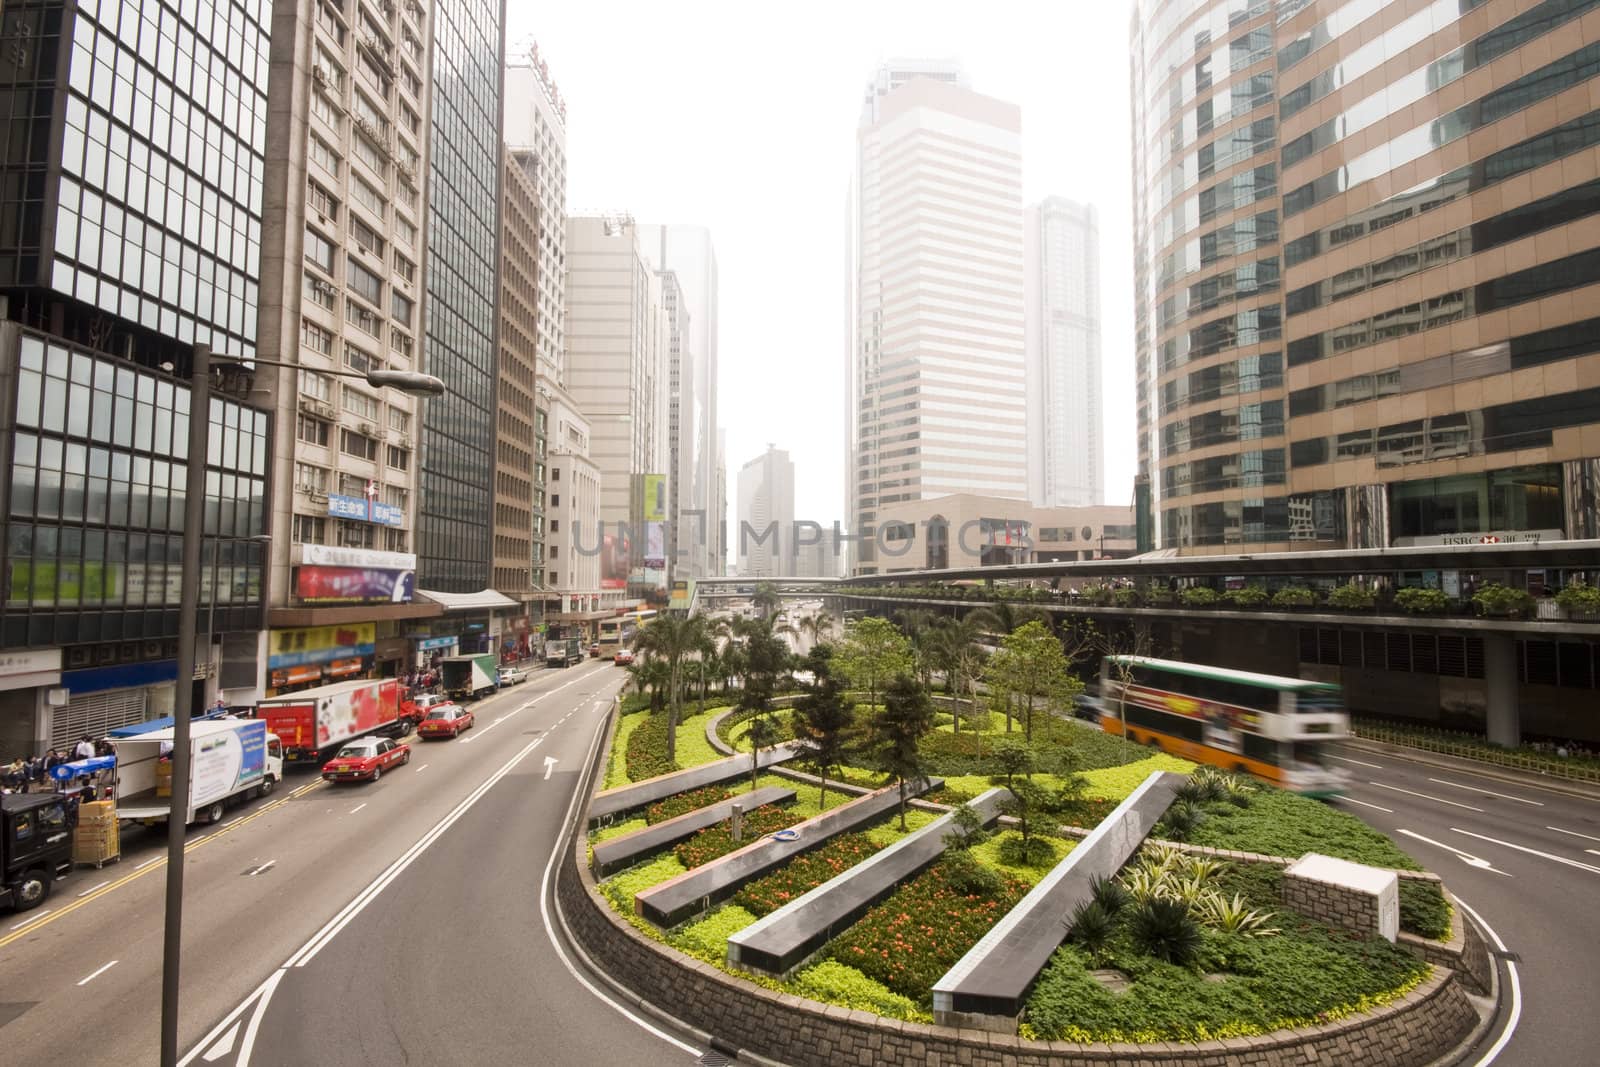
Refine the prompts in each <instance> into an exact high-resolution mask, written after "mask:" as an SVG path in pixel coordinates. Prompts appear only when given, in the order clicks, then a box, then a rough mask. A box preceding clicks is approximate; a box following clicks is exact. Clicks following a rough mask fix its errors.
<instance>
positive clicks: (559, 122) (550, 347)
mask: <svg viewBox="0 0 1600 1067" xmlns="http://www.w3.org/2000/svg"><path fill="white" fill-rule="evenodd" d="M504 102H505V137H506V144H508V145H509V146H511V147H512V148H513V149H521V150H525V151H526V152H527V153H529V154H531V157H532V160H531V163H529V164H527V165H528V166H529V167H530V168H531V171H532V173H533V176H534V179H535V182H536V184H537V185H538V189H539V234H538V239H539V278H538V287H539V294H538V306H537V310H538V316H539V336H538V350H539V351H538V356H539V373H540V374H542V375H546V376H548V377H549V378H551V379H553V380H554V381H555V382H557V383H558V384H564V380H563V374H564V368H563V367H562V354H563V351H564V348H565V345H566V326H567V308H566V278H567V271H566V259H567V228H566V216H567V102H566V101H565V100H563V99H562V98H561V92H560V90H559V89H558V88H557V87H556V83H555V81H554V79H552V78H551V77H550V70H549V68H548V67H547V66H546V64H545V62H544V60H543V59H542V58H541V57H540V55H539V46H538V45H532V46H530V47H529V48H528V50H527V51H526V52H525V53H523V54H520V55H519V54H515V53H512V54H510V55H508V57H507V63H506V82H505V101H504ZM524 158H526V157H524Z"/></svg>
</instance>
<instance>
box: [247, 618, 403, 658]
mask: <svg viewBox="0 0 1600 1067" xmlns="http://www.w3.org/2000/svg"><path fill="white" fill-rule="evenodd" d="M270 648H271V655H270V656H269V657H268V659H267V666H268V667H270V668H273V669H277V668H280V667H301V666H305V665H307V664H313V663H332V662H333V661H334V660H336V659H350V658H352V657H362V656H370V655H372V654H373V653H374V652H375V651H376V650H377V626H376V625H375V624H374V623H370V622H360V623H354V624H352V625H349V626H306V627H302V628H299V629H294V630H274V631H272V637H271V643H270Z"/></svg>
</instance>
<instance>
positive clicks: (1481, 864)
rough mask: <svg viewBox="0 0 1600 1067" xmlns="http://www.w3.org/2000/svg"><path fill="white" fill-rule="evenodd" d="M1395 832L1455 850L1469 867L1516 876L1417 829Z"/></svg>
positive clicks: (1447, 849)
mask: <svg viewBox="0 0 1600 1067" xmlns="http://www.w3.org/2000/svg"><path fill="white" fill-rule="evenodd" d="M1395 832H1396V833H1401V834H1405V835H1406V836H1407V837H1410V838H1415V839H1416V840H1418V841H1422V842H1424V843H1426V844H1429V845H1432V846H1434V847H1435V848H1442V849H1444V850H1445V851H1446V852H1454V853H1455V854H1456V855H1457V856H1459V857H1461V861H1462V862H1463V863H1465V864H1466V865H1467V866H1468V867H1476V868H1478V869H1479V870H1483V871H1494V873H1495V874H1504V875H1505V876H1506V877H1507V878H1512V877H1515V876H1514V875H1511V874H1509V873H1507V872H1505V871H1501V870H1496V869H1495V866H1494V864H1492V863H1490V862H1489V861H1488V860H1486V859H1484V858H1483V857H1481V856H1474V855H1473V854H1472V853H1470V852H1463V851H1461V850H1460V849H1459V848H1456V847H1455V846H1454V845H1447V844H1445V843H1444V842H1443V841H1435V840H1434V839H1433V838H1431V837H1423V836H1422V835H1421V834H1419V833H1417V832H1416V831H1415V830H1396V831H1395Z"/></svg>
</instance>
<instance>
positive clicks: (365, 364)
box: [344, 341, 383, 374]
mask: <svg viewBox="0 0 1600 1067" xmlns="http://www.w3.org/2000/svg"><path fill="white" fill-rule="evenodd" d="M344 365H345V366H347V367H349V368H350V369H351V370H358V371H360V372H361V373H362V374H365V373H367V371H369V370H381V369H382V368H383V364H382V363H380V362H379V361H378V359H377V357H375V356H373V355H371V354H369V353H367V352H365V351H363V350H362V349H361V348H359V347H357V346H356V345H353V344H351V343H350V342H349V341H346V342H345V343H344Z"/></svg>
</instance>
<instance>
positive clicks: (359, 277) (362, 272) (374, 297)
mask: <svg viewBox="0 0 1600 1067" xmlns="http://www.w3.org/2000/svg"><path fill="white" fill-rule="evenodd" d="M345 284H346V285H348V286H349V287H350V291H351V292H353V293H355V294H356V295H357V296H359V297H362V298H363V299H366V300H370V301H372V302H373V303H374V304H382V303H383V279H382V278H380V277H378V276H377V275H376V274H374V273H372V272H371V271H370V270H368V269H367V268H366V267H365V266H364V265H363V264H361V263H360V262H358V261H357V260H354V259H352V260H350V261H349V262H347V263H346V264H345Z"/></svg>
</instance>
